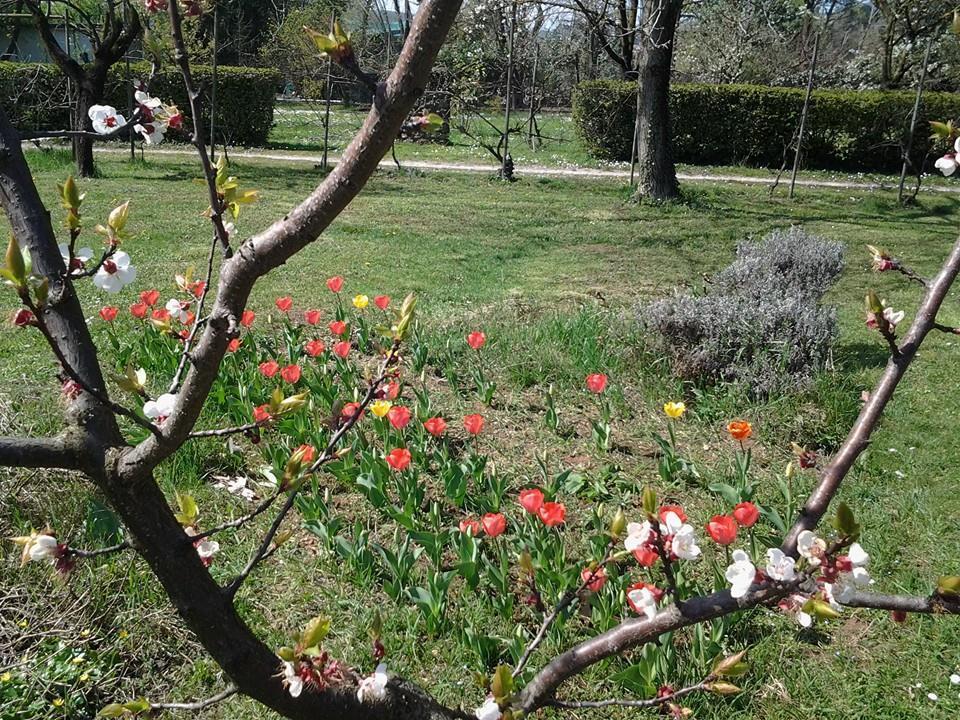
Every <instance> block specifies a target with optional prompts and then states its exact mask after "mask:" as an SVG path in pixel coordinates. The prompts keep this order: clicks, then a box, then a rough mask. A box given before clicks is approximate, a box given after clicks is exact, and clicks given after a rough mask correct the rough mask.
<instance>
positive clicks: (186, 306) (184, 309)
mask: <svg viewBox="0 0 960 720" xmlns="http://www.w3.org/2000/svg"><path fill="white" fill-rule="evenodd" d="M165 307H166V308H167V312H168V313H170V317H172V318H176V319H177V320H179V321H180V322H182V323H185V322H187V320H189V319H190V312H189V310H190V303H188V302H187V303H185V302H180V301H179V300H177V299H176V298H170V299H169V300H167V304H166V306H165Z"/></svg>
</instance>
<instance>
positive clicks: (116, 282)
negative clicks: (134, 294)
mask: <svg viewBox="0 0 960 720" xmlns="http://www.w3.org/2000/svg"><path fill="white" fill-rule="evenodd" d="M136 279H137V269H136V268H135V267H134V266H133V265H131V264H130V256H129V255H127V254H126V253H125V252H123V250H118V251H117V252H115V253H114V254H113V256H112V257H110V258H107V259H106V260H104V261H103V265H101V266H100V269H99V270H97V272H96V274H94V276H93V284H94V285H96V286H97V287H98V288H100V289H101V290H103V291H104V292H108V293H118V292H120V291H121V290H123V288H125V287H126V286H127V285H129V284H130V283H132V282H133V281H134V280H136Z"/></svg>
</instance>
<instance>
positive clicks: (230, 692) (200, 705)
mask: <svg viewBox="0 0 960 720" xmlns="http://www.w3.org/2000/svg"><path fill="white" fill-rule="evenodd" d="M238 692H240V691H239V690H238V689H237V687H236V685H231V686H230V687H228V688H227V689H226V690H224V691H222V692H219V693H217V694H216V695H213V696H212V697H208V698H207V699H206V700H198V701H197V702H192V703H150V709H151V710H192V711H194V712H196V711H197V710H203V709H205V708H208V707H210V706H211V705H216V704H217V703H218V702H223V701H224V700H226V699H227V698H229V697H232V696H234V695H236V694H237V693H238Z"/></svg>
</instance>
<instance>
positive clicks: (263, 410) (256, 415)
mask: <svg viewBox="0 0 960 720" xmlns="http://www.w3.org/2000/svg"><path fill="white" fill-rule="evenodd" d="M270 418H271V416H270V406H269V405H258V406H257V407H255V408H254V409H253V420H254V422H258V423H263V422H267V421H268V420H270Z"/></svg>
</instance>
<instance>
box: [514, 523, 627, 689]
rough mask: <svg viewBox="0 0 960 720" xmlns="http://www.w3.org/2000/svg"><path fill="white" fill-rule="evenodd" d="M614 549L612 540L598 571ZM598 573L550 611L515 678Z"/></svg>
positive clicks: (529, 646) (563, 598)
mask: <svg viewBox="0 0 960 720" xmlns="http://www.w3.org/2000/svg"><path fill="white" fill-rule="evenodd" d="M613 547H614V542H613V541H612V540H611V541H610V544H609V545H608V546H607V552H606V554H605V555H604V557H603V560H601V561H600V564H599V565H597V569H598V570H599V569H600V568H602V567H604V566H605V565H606V564H607V563H608V562H610V561H611V560H612V559H613ZM596 572H597V570H595V571H593V572H592V573H590V574H589V575H588V576H587V577H586V578H584V579H583V582H581V583H580V585H579V586H578V587H577V588H576V589H575V590H568V591H567V592H566V593H564V595H563V597H561V598H560V601H559V602H558V603H557V604H556V605H555V606H554V608H553V610H551V611H550V614H549V615H547V616H546V617H545V618H544V619H543V622H542V623H541V624H540V629H539V630H538V631H537V634H536V635H534V637H533V640H531V641H530V644H529V645H527V648H526V649H525V650H524V651H523V655H521V656H520V660H518V661H517V665H516V667H515V668H514V669H513V673H511V674H512V676H513V677H514V678H516V677H518V676H519V675H520V673H521V672H522V671H523V668H524V667H525V666H526V664H527V662H528V661H529V660H530V657H531V656H532V655H533V653H534V652H535V651H536V649H537V648H538V647H540V644H541V643H542V642H543V640H544V638H546V636H547V631H548V630H549V629H550V626H551V625H553V623H554V622H555V621H556V619H557V618H558V617H559V616H560V613H562V612H563V611H564V610H566V609H567V607H568V606H569V605H570V603H572V602H573V599H574V598H575V597H577V596H578V595H580V593H582V592H583V591H584V590H586V589H587V586H588V585H589V584H590V583H591V582H593V580H594V577H595V575H596Z"/></svg>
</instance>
